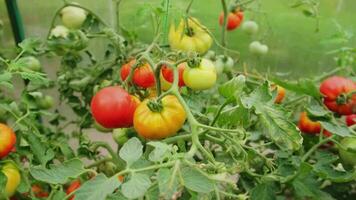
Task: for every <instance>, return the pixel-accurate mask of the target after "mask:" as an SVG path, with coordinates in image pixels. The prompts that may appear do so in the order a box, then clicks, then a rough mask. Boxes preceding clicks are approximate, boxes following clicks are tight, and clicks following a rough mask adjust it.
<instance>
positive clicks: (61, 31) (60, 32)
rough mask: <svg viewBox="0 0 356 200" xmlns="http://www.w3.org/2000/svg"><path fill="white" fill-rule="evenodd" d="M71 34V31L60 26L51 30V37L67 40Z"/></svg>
mask: <svg viewBox="0 0 356 200" xmlns="http://www.w3.org/2000/svg"><path fill="white" fill-rule="evenodd" d="M68 34H69V29H68V28H67V27H65V26H62V25H58V26H56V27H54V28H53V29H52V30H51V34H50V37H51V38H52V37H54V38H66V37H67V36H68Z"/></svg>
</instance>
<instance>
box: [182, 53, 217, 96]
mask: <svg viewBox="0 0 356 200" xmlns="http://www.w3.org/2000/svg"><path fill="white" fill-rule="evenodd" d="M216 79H217V72H216V68H215V65H214V63H213V62H211V61H210V60H208V59H205V58H203V59H202V60H201V62H200V64H199V66H196V67H194V68H192V67H189V66H187V67H186V68H185V70H184V73H183V80H184V83H185V85H186V86H188V87H189V88H191V89H193V90H205V89H209V88H211V87H213V86H214V85H215V82H216Z"/></svg>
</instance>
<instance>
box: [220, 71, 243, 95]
mask: <svg viewBox="0 0 356 200" xmlns="http://www.w3.org/2000/svg"><path fill="white" fill-rule="evenodd" d="M245 82H246V78H245V76H243V75H239V76H237V77H234V78H233V79H231V80H229V81H228V82H226V83H224V84H222V85H221V86H219V93H220V94H221V95H222V96H223V97H225V98H226V99H227V100H229V101H233V100H234V99H236V96H238V95H239V94H241V93H242V91H243V88H244V87H245Z"/></svg>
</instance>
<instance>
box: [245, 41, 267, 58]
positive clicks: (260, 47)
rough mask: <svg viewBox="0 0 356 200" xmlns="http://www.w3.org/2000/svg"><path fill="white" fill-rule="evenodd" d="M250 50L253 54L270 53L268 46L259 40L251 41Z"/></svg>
mask: <svg viewBox="0 0 356 200" xmlns="http://www.w3.org/2000/svg"><path fill="white" fill-rule="evenodd" d="M249 50H250V52H251V53H252V54H255V55H259V56H262V55H266V54H267V53H268V46H267V45H264V44H261V43H260V42H259V41H254V42H251V44H250V46H249Z"/></svg>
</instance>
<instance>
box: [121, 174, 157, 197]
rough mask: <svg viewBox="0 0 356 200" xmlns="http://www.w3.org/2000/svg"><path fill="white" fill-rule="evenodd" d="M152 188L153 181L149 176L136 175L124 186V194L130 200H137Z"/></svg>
mask: <svg viewBox="0 0 356 200" xmlns="http://www.w3.org/2000/svg"><path fill="white" fill-rule="evenodd" d="M150 186H151V180H150V177H149V176H148V175H146V174H140V173H135V174H133V175H132V176H131V178H130V180H129V181H127V182H125V183H124V184H122V186H121V188H122V194H123V195H124V196H125V197H127V198H129V199H137V198H139V197H142V196H143V195H145V193H146V191H147V190H148V188H149V187H150Z"/></svg>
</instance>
